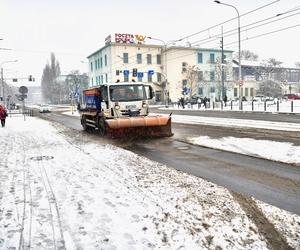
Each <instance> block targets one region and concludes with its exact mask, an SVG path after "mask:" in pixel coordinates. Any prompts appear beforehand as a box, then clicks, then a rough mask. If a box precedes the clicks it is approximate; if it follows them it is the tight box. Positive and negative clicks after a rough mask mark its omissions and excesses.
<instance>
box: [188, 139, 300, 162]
mask: <svg viewBox="0 0 300 250" xmlns="http://www.w3.org/2000/svg"><path fill="white" fill-rule="evenodd" d="M187 140H188V141H189V142H191V143H193V144H196V145H200V146H204V147H209V148H215V149H221V150H224V151H229V152H234V153H239V154H244V155H250V156H255V157H260V158H264V159H268V160H273V161H280V162H285V163H294V164H300V147H299V146H294V145H293V144H292V143H288V142H276V141H268V140H256V139H251V138H237V137H231V136H230V137H222V138H220V139H213V138H210V137H209V136H199V137H194V138H188V139H187Z"/></svg>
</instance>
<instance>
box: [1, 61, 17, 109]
mask: <svg viewBox="0 0 300 250" xmlns="http://www.w3.org/2000/svg"><path fill="white" fill-rule="evenodd" d="M17 61H18V60H14V61H4V62H2V63H0V67H1V86H2V98H3V104H4V105H5V90H4V79H3V68H2V65H3V64H5V63H14V62H17Z"/></svg>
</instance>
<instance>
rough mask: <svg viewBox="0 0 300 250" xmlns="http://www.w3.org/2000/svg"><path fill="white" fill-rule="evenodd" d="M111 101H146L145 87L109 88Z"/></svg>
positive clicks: (119, 86) (124, 86)
mask: <svg viewBox="0 0 300 250" xmlns="http://www.w3.org/2000/svg"><path fill="white" fill-rule="evenodd" d="M109 93H110V99H111V100H112V101H118V102H122V101H123V102H126V101H141V100H145V99H146V94H145V88H144V86H143V85H116V86H110V87H109Z"/></svg>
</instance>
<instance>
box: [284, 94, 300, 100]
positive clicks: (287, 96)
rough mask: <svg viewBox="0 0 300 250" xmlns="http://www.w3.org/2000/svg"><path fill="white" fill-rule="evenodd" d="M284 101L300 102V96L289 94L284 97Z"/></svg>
mask: <svg viewBox="0 0 300 250" xmlns="http://www.w3.org/2000/svg"><path fill="white" fill-rule="evenodd" d="M283 99H287V100H300V95H296V94H287V95H284V96H283Z"/></svg>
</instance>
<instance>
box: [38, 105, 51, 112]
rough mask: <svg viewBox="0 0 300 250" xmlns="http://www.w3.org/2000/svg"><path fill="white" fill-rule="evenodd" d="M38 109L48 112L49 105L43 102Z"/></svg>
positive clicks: (49, 110) (49, 109)
mask: <svg viewBox="0 0 300 250" xmlns="http://www.w3.org/2000/svg"><path fill="white" fill-rule="evenodd" d="M39 111H40V113H49V112H51V108H50V106H49V105H46V104H44V105H41V106H40V107H39Z"/></svg>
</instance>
